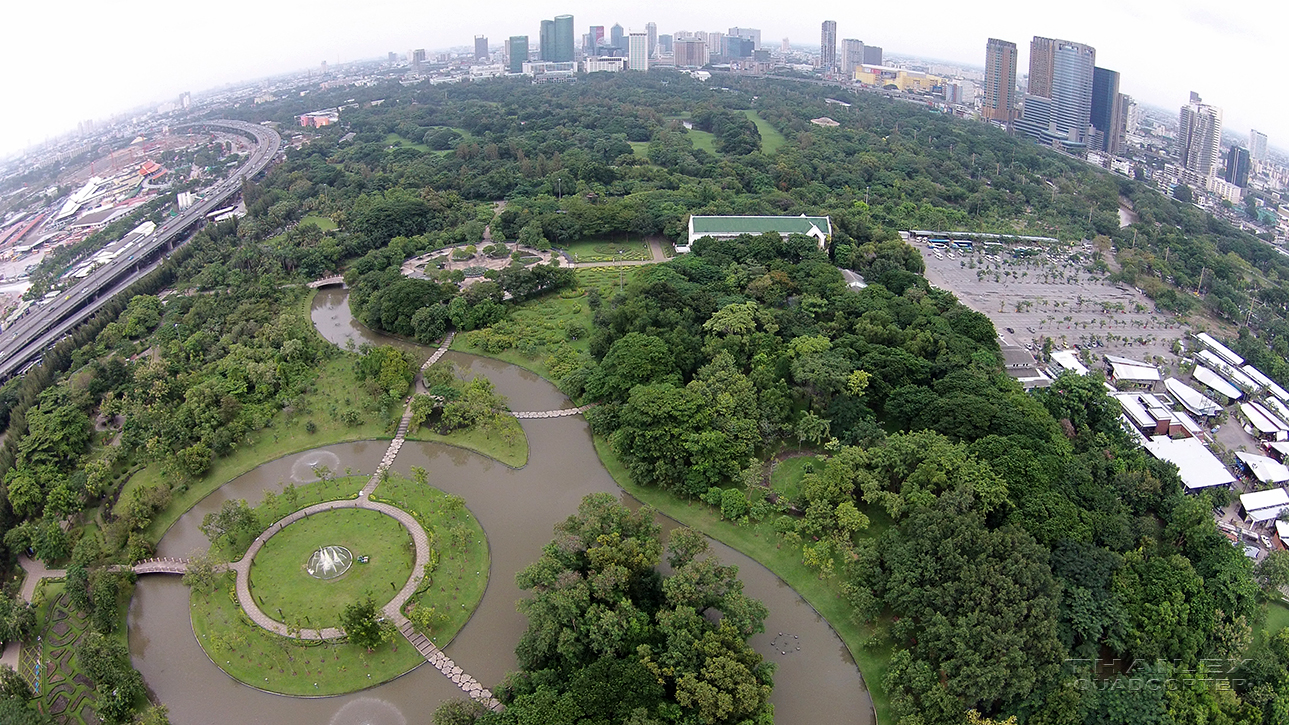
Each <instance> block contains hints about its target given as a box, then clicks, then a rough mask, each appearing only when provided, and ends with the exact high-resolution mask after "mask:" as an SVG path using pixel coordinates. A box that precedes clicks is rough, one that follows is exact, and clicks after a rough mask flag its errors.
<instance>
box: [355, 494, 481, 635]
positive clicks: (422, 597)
mask: <svg viewBox="0 0 1289 725" xmlns="http://www.w3.org/2000/svg"><path fill="white" fill-rule="evenodd" d="M433 483H434V482H433V481H430V482H429V485H426V484H420V483H417V482H416V481H414V480H411V479H407V478H403V477H402V476H390V477H389V478H388V479H386V480H385V481H383V482H382V483H381V484H380V486H378V487H377V488H376V492H375V493H374V494H372V500H373V501H384V502H385V503H389V504H393V505H394V506H397V507H399V508H401V509H403V510H404V511H409V512H411V514H412V515H413V516H414V517H416V520H417V521H418V522H420V524H421V526H423V527H425V530H426V531H427V532H433V535H432V540H433V542H434V543H432V544H431V545H430V546H431V548H433V549H436V550H437V551H438V552H439V554H440V560H439V565H438V568H436V569H435V570H434V573H433V574H432V575H431V579H430V581H428V582H426V583H425V584H424V585H423V586H422V589H421V590H420V591H419V592H417V594H416V595H415V596H414V597H412V602H414V603H415V605H416V606H417V607H433V608H434V611H436V612H439V613H440V614H444V615H446V616H447V621H445V622H442V623H441V624H439V625H438V626H436V627H435V628H434V631H433V632H431V633H430V640H431V641H432V642H434V643H435V644H436V645H438V646H439V647H446V646H448V644H449V643H450V642H451V641H452V639H453V638H454V637H456V636H457V632H460V631H461V628H462V627H464V626H465V623H466V622H468V621H470V617H471V616H472V615H473V614H474V610H475V609H476V608H477V607H478V606H479V602H480V601H482V600H483V593H484V590H486V589H487V588H488V576H489V574H490V572H491V570H492V556H491V554H490V553H489V551H488V540H487V538H486V537H485V536H484V533H483V527H481V526H480V525H479V520H478V519H476V518H475V517H474V514H472V513H470V509H468V508H465V507H464V506H460V505H453V504H454V502H456V503H459V502H460V499H458V498H455V497H449V496H447V495H446V494H444V493H443V492H442V491H440V490H438V489H437V488H434V487H433ZM454 530H455V534H454Z"/></svg>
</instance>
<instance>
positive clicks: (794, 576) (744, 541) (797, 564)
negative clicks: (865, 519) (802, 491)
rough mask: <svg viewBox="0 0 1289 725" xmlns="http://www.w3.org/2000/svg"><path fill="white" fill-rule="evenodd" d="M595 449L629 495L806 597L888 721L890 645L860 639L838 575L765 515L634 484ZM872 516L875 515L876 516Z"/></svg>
mask: <svg viewBox="0 0 1289 725" xmlns="http://www.w3.org/2000/svg"><path fill="white" fill-rule="evenodd" d="M595 450H596V452H597V453H599V455H600V461H601V462H602V463H603V464H604V467H605V468H606V469H608V471H609V474H610V475H612V476H613V478H614V480H616V481H617V482H618V485H619V486H621V487H622V488H623V489H625V490H626V491H627V492H628V493H630V494H631V495H632V496H635V497H636V498H638V499H640V500H641V501H642V502H644V503H647V504H649V505H650V506H653V507H654V508H656V509H658V511H660V512H661V513H663V514H665V515H667V516H670V517H671V518H673V519H675V520H677V521H679V522H681V523H682V524H684V525H686V526H688V527H690V528H693V529H696V530H698V531H702V532H703V533H705V534H707V535H708V536H711V537H712V538H714V539H716V540H717V541H720V542H722V543H725V544H728V545H729V546H732V547H733V548H735V549H737V550H739V551H741V552H743V553H744V554H747V555H748V556H750V557H752V558H753V559H756V560H757V561H759V562H760V563H761V564H763V565H764V566H765V567H766V568H768V569H769V570H770V571H772V572H774V573H775V574H776V575H777V576H778V577H779V578H780V579H782V580H783V581H785V582H786V583H787V584H788V586H790V587H792V589H793V590H795V591H796V592H797V593H798V594H800V595H801V596H802V597H803V598H804V599H805V600H806V601H807V602H809V603H810V606H812V607H814V609H815V611H817V612H819V614H821V615H823V617H824V619H826V620H828V623H829V624H830V625H831V626H832V628H833V630H835V631H836V632H837V634H838V635H839V636H840V637H841V639H842V641H843V642H845V644H846V648H847V649H848V650H850V653H851V656H853V657H854V658H855V661H856V663H858V665H859V670H860V672H862V673H863V675H864V682H865V684H867V685H868V688H869V692H870V694H871V695H872V698H873V705H874V707H876V709H877V718H878V722H887V721H889V719H890V717H891V713H890V708H889V704H888V703H887V699H886V692H885V690H883V688H882V682H883V680H884V679H885V677H886V671H887V666H888V663H889V660H890V655H891V649H890V646H889V645H882V646H880V647H865V646H864V642H865V641H867V640H868V639H869V638H870V637H872V636H873V634H874V629H873V628H872V627H867V626H860V625H857V624H855V622H854V621H853V620H852V619H851V607H850V605H849V604H848V603H847V602H846V600H845V599H844V598H843V596H842V592H841V587H840V585H839V582H838V581H837V580H836V579H820V578H819V576H818V575H817V574H816V573H815V572H813V571H811V570H810V569H807V568H806V567H805V565H803V564H802V563H801V554H800V550H799V549H798V548H796V547H790V546H782V545H780V542H779V540H778V537H777V536H776V535H775V533H774V530H773V528H772V527H771V525H770V523H769V521H763V522H761V523H759V524H749V525H747V526H737V525H735V524H733V523H730V522H729V521H724V520H722V519H721V518H720V514H719V512H717V511H716V510H714V509H713V508H711V507H710V506H707V505H706V504H703V503H702V502H694V501H685V500H682V499H680V498H677V497H675V496H673V495H672V494H670V493H668V492H666V491H661V490H659V489H656V488H645V487H642V486H637V485H635V484H634V483H632V482H631V479H630V476H628V475H627V471H626V468H625V467H624V466H623V465H622V463H621V461H619V460H618V458H617V455H616V454H615V453H614V452H613V451H612V449H610V447H609V445H608V443H607V442H606V441H605V440H604V438H603V437H601V436H596V437H595ZM870 515H872V513H871V512H870ZM874 519H875V520H876V516H874ZM882 528H883V527H881V526H874V527H871V528H870V530H869V531H870V533H871V534H872V535H874V536H876V535H878V534H880V531H881V530H882Z"/></svg>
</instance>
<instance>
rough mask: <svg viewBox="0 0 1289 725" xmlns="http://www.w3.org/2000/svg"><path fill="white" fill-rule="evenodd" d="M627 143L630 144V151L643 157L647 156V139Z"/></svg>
mask: <svg viewBox="0 0 1289 725" xmlns="http://www.w3.org/2000/svg"><path fill="white" fill-rule="evenodd" d="M627 143H629V144H631V153H633V154H635V155H636V156H639V157H640V158H643V159H647V158H649V142H648V141H628V142H627Z"/></svg>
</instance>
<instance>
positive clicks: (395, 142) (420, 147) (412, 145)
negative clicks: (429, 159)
mask: <svg viewBox="0 0 1289 725" xmlns="http://www.w3.org/2000/svg"><path fill="white" fill-rule="evenodd" d="M385 145H386V146H401V147H403V148H407V149H416V150H417V151H421V152H423V153H428V152H429V151H430V147H429V146H426V145H425V144H423V143H421V142H420V141H413V140H411V139H407V138H403V137H402V136H399V135H398V134H396V133H391V134H388V135H386V136H385Z"/></svg>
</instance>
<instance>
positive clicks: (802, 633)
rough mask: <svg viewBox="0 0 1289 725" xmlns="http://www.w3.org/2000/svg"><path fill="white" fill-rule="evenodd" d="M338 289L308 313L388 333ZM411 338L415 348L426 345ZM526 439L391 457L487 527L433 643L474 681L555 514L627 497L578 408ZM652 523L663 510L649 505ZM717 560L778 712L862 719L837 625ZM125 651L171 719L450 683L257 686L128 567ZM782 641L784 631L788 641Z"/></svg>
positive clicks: (359, 446)
mask: <svg viewBox="0 0 1289 725" xmlns="http://www.w3.org/2000/svg"><path fill="white" fill-rule="evenodd" d="M347 302H348V301H347V295H346V293H345V292H344V291H343V290H322V291H320V292H319V294H318V296H317V298H315V300H314V307H313V318H314V321H315V324H316V325H317V327H318V328H319V331H320V332H321V333H322V334H323V336H324V337H326V338H327V339H329V340H331V341H332V342H335V343H337V344H341V345H343V344H344V341H345V340H346V339H356V340H358V341H366V342H372V343H377V344H380V343H386V342H391V340H389V339H388V338H385V337H384V336H382V335H379V334H378V333H375V332H373V331H371V330H367V329H364V328H362V327H361V326H359V325H356V324H355V323H354V322H353V320H352V317H351V316H350V315H349V310H348V304H347ZM399 345H400V347H404V348H405V349H410V348H415V352H416V353H417V354H418V355H419V356H420V358H419V359H422V360H423V359H425V358H427V357H428V355H429V350H428V349H427V348H424V347H421V346H414V345H412V344H411V343H408V342H404V341H400V342H399ZM451 357H452V359H453V360H454V361H455V362H456V364H457V365H458V367H459V368H461V369H462V370H463V372H466V373H467V374H471V375H476V374H482V375H486V376H487V377H488V378H489V379H491V380H492V381H493V382H494V383H495V384H496V386H497V388H498V391H499V392H501V393H502V394H504V395H506V396H507V397H508V398H509V399H510V402H511V407H512V408H514V409H516V410H551V409H557V408H563V407H568V406H570V405H571V403H570V402H569V401H568V399H567V398H566V397H565V396H564V395H563V394H562V393H560V392H559V391H558V390H557V389H556V388H555V387H554V386H553V385H551V384H550V383H548V382H547V381H545V380H543V379H541V378H540V377H538V376H536V375H533V374H532V373H530V372H528V371H525V370H522V369H520V368H517V367H515V366H512V365H508V364H505V363H499V362H497V361H494V360H488V359H485V358H479V357H474V356H469V355H463V354H459V353H452V354H451ZM523 426H524V431H525V433H526V434H527V436H528V441H529V450H530V454H529V459H528V464H527V465H526V466H524V467H523V468H519V469H513V468H509V467H507V466H505V465H502V464H500V463H498V462H496V461H493V460H491V459H488V458H485V457H483V456H480V455H477V454H475V453H472V452H468V451H465V450H462V449H458V448H453V447H451V446H446V445H442V444H438V443H417V442H413V441H408V442H407V444H406V445H404V446H403V448H402V450H401V451H400V452H399V454H398V456H397V458H395V460H394V464H393V469H394V470H396V471H398V472H399V473H402V474H404V475H410V472H411V468H412V467H413V466H421V467H423V468H424V469H425V470H426V471H427V472H428V474H429V482H430V484H431V485H432V486H434V487H436V488H438V489H440V490H443V491H445V492H447V493H452V494H457V495H459V496H462V497H463V498H464V499H465V501H466V504H467V506H468V507H469V508H470V510H471V512H473V513H474V515H475V516H476V517H477V518H478V521H479V523H480V524H481V525H482V527H483V529H484V531H486V532H487V535H488V542H489V546H490V547H491V556H492V571H491V578H490V580H489V584H488V589H487V592H486V593H485V594H484V597H483V601H482V602H481V603H480V605H479V608H478V609H477V610H476V612H475V614H474V617H473V618H472V619H471V620H470V622H469V623H468V624H466V626H465V627H464V628H463V629H462V630H461V632H460V633H459V634H458V635H457V637H456V639H455V640H453V642H452V643H451V644H450V645H449V646H447V647H446V648H445V652H446V654H447V655H448V656H449V657H451V658H452V659H453V660H454V661H455V662H456V663H457V664H458V665H459V666H460V667H462V668H463V669H464V670H465V671H466V672H468V673H470V674H471V675H472V676H473V677H475V678H476V679H478V680H479V681H480V682H482V683H483V684H484V685H485V686H489V687H492V686H495V685H496V684H498V683H500V682H501V680H502V678H503V677H504V676H505V675H506V673H507V672H509V671H511V670H513V669H515V667H516V660H515V654H514V648H515V645H516V643H517V642H518V641H519V636H520V634H521V633H522V632H523V630H524V628H525V627H526V626H527V622H526V619H525V618H524V616H523V615H522V614H520V613H519V612H518V610H517V609H516V606H515V604H516V602H517V601H518V600H519V599H521V598H522V597H523V596H524V593H523V592H522V591H520V590H519V588H518V587H517V586H516V585H515V574H516V573H517V572H518V571H519V570H520V569H522V568H523V567H524V566H526V565H528V564H529V563H531V562H532V561H534V560H535V559H537V557H538V556H540V554H541V548H542V546H543V545H545V544H546V543H547V542H548V541H549V540H550V539H551V536H552V533H553V531H552V529H553V527H554V525H555V524H556V523H558V522H559V521H562V520H563V519H565V518H567V517H568V516H569V515H571V514H573V513H574V512H576V510H577V507H578V503H579V502H580V501H581V499H582V497H584V496H586V495H587V494H590V493H595V492H601V491H605V492H610V493H613V494H615V495H619V496H622V498H623V499H624V500H625V501H626V502H627V503H628V504H629V505H632V506H635V505H637V503H636V502H635V501H634V499H631V497H630V496H628V495H627V494H625V493H623V492H622V490H621V489H620V488H619V487H618V486H617V485H616V483H615V482H614V481H613V479H612V477H610V475H609V473H608V472H607V471H606V470H605V468H604V466H603V465H602V464H601V463H600V460H599V458H598V457H597V456H596V453H595V448H594V446H593V443H592V438H591V433H590V430H589V428H588V426H587V424H586V422H585V420H583V419H582V418H581V417H580V416H575V417H568V418H557V419H548V420H531V421H523ZM386 447H387V443H386V442H385V441H371V442H357V443H344V444H337V445H332V446H326V447H324V448H320V449H316V450H314V451H308V452H304V453H300V454H296V455H291V456H286V457H284V458H281V459H279V460H276V461H272V462H269V463H266V464H264V465H262V466H260V467H259V468H256V469H255V470H253V471H250V472H249V473H247V474H245V475H243V476H240V477H238V478H237V479H235V480H233V481H231V482H230V483H228V484H227V485H225V486H223V487H221V488H220V489H218V490H217V491H215V492H214V493H213V494H211V495H210V496H209V497H207V498H206V499H204V500H203V501H201V502H200V503H199V504H197V506H195V507H194V508H193V509H192V510H191V511H189V512H188V513H186V514H185V515H184V516H183V517H181V518H180V519H179V520H178V521H177V522H176V523H175V525H174V526H173V527H172V528H171V529H170V530H169V532H167V533H166V535H165V536H164V537H163V538H162V540H161V542H160V544H159V546H158V555H160V556H173V557H182V556H187V555H189V554H190V553H192V552H193V551H194V550H198V549H204V548H205V547H206V546H207V541H206V538H205V536H204V535H203V534H202V533H201V531H200V530H199V528H198V527H199V525H200V523H201V520H202V517H204V516H205V515H206V514H207V513H209V512H211V511H215V510H217V509H218V508H219V506H220V505H221V504H222V503H223V502H224V501H225V500H228V499H238V498H244V499H246V500H247V501H249V502H252V503H254V502H256V501H258V500H260V498H261V497H262V496H263V494H264V492H266V491H273V492H278V493H280V492H281V490H282V488H283V486H284V485H285V484H286V483H289V482H291V481H293V480H298V479H299V478H300V477H301V473H302V471H301V468H305V470H307V463H306V462H310V461H318V460H325V461H326V462H327V463H328V465H330V464H331V463H332V462H334V463H335V465H330V467H331V468H332V470H334V471H337V472H340V471H345V470H346V469H349V470H352V471H353V472H354V473H359V472H361V473H371V472H373V471H374V470H375V469H376V467H377V465H378V464H379V462H380V459H381V456H382V455H383V454H384V452H385V450H386ZM660 521H661V523H662V525H663V527H664V529H665V530H669V529H671V528H674V526H675V524H674V522H672V521H670V520H668V519H665V518H660ZM712 551H713V553H715V554H716V555H717V556H718V557H719V558H720V559H721V560H722V561H723V562H725V563H727V564H734V565H737V566H738V567H739V576H740V578H741V579H742V580H743V581H744V583H745V591H746V592H747V593H748V594H749V595H750V596H753V597H756V598H758V599H760V600H761V601H763V602H764V603H765V604H766V606H767V607H768V608H769V610H770V615H769V617H768V618H767V619H766V622H765V628H766V631H765V632H764V633H763V634H759V635H757V636H755V637H753V638H752V640H751V641H752V645H753V646H754V647H755V648H756V649H757V651H758V652H760V653H761V654H762V655H763V656H765V657H766V659H767V660H768V661H770V662H773V663H775V664H776V666H777V667H778V670H777V671H776V673H775V675H774V681H775V688H774V694H773V697H772V698H771V701H772V702H773V703H774V705H775V711H776V720H778V721H779V722H783V723H801V722H836V723H861V724H863V725H868V724H870V723H873V722H874V717H873V711H872V705H871V702H870V700H869V697H868V692H867V690H866V688H865V686H864V683H863V679H862V677H861V676H860V673H859V670H858V669H857V668H856V666H855V663H854V661H853V660H852V658H851V656H850V653H849V651H848V650H847V649H846V647H845V645H844V644H843V643H842V641H841V639H840V638H839V637H838V636H837V634H836V633H835V632H834V631H833V630H832V628H831V627H830V626H829V625H828V623H827V621H825V620H824V619H823V617H821V616H820V615H819V614H818V613H816V612H815V611H814V609H813V608H811V607H810V605H809V604H807V603H806V602H805V601H804V600H803V599H802V598H801V597H800V596H799V595H798V594H797V593H796V592H795V591H793V590H792V589H791V588H790V587H788V585H787V584H785V583H784V582H783V581H782V580H780V579H779V578H778V577H777V576H775V575H774V574H773V573H771V572H770V571H769V570H768V569H766V568H765V567H763V566H762V565H760V564H758V563H757V562H755V561H753V560H752V559H750V558H748V557H746V556H744V555H743V554H741V553H739V552H737V551H734V550H733V549H731V548H729V547H727V546H725V545H723V544H720V543H718V542H712ZM129 627H130V650H131V653H132V656H133V660H134V665H135V667H137V668H138V669H139V671H140V672H142V673H143V677H144V680H145V682H146V683H147V685H148V687H149V688H150V689H151V691H152V692H153V694H154V695H155V696H156V698H157V699H159V700H160V701H161V702H163V703H165V704H166V705H167V706H168V707H169V708H170V717H171V720H172V722H174V723H176V725H199V724H205V723H211V724H214V723H220V724H223V723H230V722H232V723H275V724H276V725H295V724H297V723H299V724H300V725H304V724H305V723H308V724H309V725H313V724H316V723H328V724H330V725H358V724H360V723H362V724H368V725H406V723H409V722H425V721H426V720H427V718H428V717H429V713H430V712H431V711H432V710H433V709H434V708H435V707H436V706H437V705H438V704H439V703H440V702H442V701H444V700H448V699H454V698H460V697H461V696H462V693H461V690H460V689H458V688H457V687H456V686H455V685H453V684H452V682H451V681H450V680H448V679H447V678H445V677H444V676H443V675H441V674H440V673H439V672H438V671H437V670H435V669H434V668H432V667H419V668H417V669H416V670H413V671H412V672H411V673H409V674H407V675H405V676H403V677H401V678H399V679H397V680H394V681H392V682H389V683H386V684H384V685H381V686H379V687H374V688H371V689H368V690H365V691H362V692H358V693H354V694H351V695H342V696H337V697H328V698H295V697H284V696H280V695H274V694H270V693H267V692H261V691H258V690H255V689H252V688H249V687H247V686H245V685H242V684H240V683H238V682H236V681H234V680H233V679H232V678H231V677H229V676H227V675H225V674H224V673H223V671H222V670H220V669H219V668H218V667H216V666H215V665H214V664H213V663H212V662H211V661H210V659H209V658H208V657H207V656H206V654H205V651H204V650H203V649H202V648H201V647H200V646H199V645H198V643H197V641H196V639H195V638H194V636H193V633H192V627H191V624H190V620H189V592H188V589H187V587H185V586H184V585H183V584H182V583H180V581H179V579H178V578H176V577H144V578H141V579H140V580H139V583H138V588H137V590H136V593H135V596H134V599H133V601H132V602H131V604H130V615H129ZM789 641H790V644H788V642H789Z"/></svg>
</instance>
